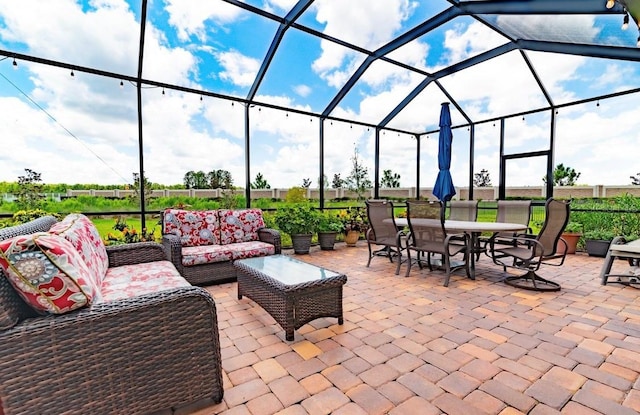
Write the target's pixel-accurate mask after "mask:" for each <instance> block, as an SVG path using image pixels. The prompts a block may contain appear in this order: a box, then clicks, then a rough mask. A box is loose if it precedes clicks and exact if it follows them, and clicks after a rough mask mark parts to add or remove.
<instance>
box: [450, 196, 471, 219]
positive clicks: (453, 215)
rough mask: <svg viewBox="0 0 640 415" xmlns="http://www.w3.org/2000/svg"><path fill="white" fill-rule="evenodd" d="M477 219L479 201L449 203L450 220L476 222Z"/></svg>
mask: <svg viewBox="0 0 640 415" xmlns="http://www.w3.org/2000/svg"><path fill="white" fill-rule="evenodd" d="M477 219H478V201H477V200H452V201H451V202H449V220H468V221H473V222H475V221H476V220H477Z"/></svg>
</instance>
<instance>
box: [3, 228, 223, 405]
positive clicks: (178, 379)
mask: <svg viewBox="0 0 640 415" xmlns="http://www.w3.org/2000/svg"><path fill="white" fill-rule="evenodd" d="M63 222H64V221H61V222H58V221H57V220H56V218H54V217H51V216H48V217H42V218H38V219H35V220H33V221H31V222H29V223H26V224H24V225H18V226H13V227H8V228H4V229H0V244H2V245H1V247H2V248H3V251H2V253H1V255H0V259H2V260H5V261H6V260H7V259H8V258H10V256H9V254H7V252H9V250H10V248H8V247H7V246H8V245H13V244H14V242H12V241H14V240H20V238H21V236H24V237H25V238H29V237H30V238H32V239H34V240H35V239H36V238H38V240H40V238H43V240H46V238H47V237H48V235H51V232H50V231H53V229H52V227H55V226H56V224H60V223H63ZM41 232H42V234H41ZM72 240H73V239H72ZM72 247H73V245H72ZM42 252H45V251H42ZM47 255H48V253H47ZM106 255H107V259H108V269H107V270H106V275H105V277H104V278H105V280H104V284H106V281H107V280H108V279H109V278H115V277H110V276H111V275H119V276H120V278H121V281H120V282H119V283H118V284H119V285H118V284H116V285H115V286H112V287H111V291H108V292H106V293H105V294H104V296H103V298H101V299H96V298H94V301H93V302H92V303H90V304H87V305H84V306H82V307H79V308H77V309H73V310H71V311H65V312H63V313H61V314H55V313H50V312H48V313H44V314H43V313H42V312H40V313H39V312H37V311H36V310H35V309H34V307H33V304H29V305H28V304H27V300H28V299H25V296H24V293H22V295H19V294H18V292H17V291H16V289H15V288H14V287H15V285H13V284H12V283H11V282H10V280H9V278H10V277H9V274H11V275H12V277H13V275H14V272H13V271H14V270H13V269H12V268H7V273H4V272H2V271H0V274H2V275H0V350H1V351H2V352H1V353H0V414H1V413H4V415H11V414H61V413H65V414H88V413H95V414H98V413H99V414H145V413H149V412H154V411H159V410H163V409H167V408H172V407H175V406H181V405H184V404H187V403H190V402H194V401H197V400H200V399H204V398H210V399H213V400H214V401H216V402H219V401H221V400H222V395H223V390H222V369H221V356H220V343H219V335H218V326H217V324H218V323H217V315H216V307H215V304H214V301H213V299H212V297H211V296H210V295H209V293H208V292H207V291H205V290H204V289H203V288H200V287H193V286H191V285H190V284H188V283H187V282H186V281H185V280H184V279H182V277H181V276H180V275H179V274H178V273H177V271H176V270H175V268H174V267H173V265H172V264H171V263H170V262H168V261H166V259H165V256H164V252H163V249H162V246H161V245H160V244H157V243H152V242H148V243H138V244H127V245H119V246H113V247H107V248H106ZM13 260H15V257H13ZM13 264H14V265H13V266H15V267H16V269H17V268H18V265H16V264H17V262H15V261H14V262H13ZM154 267H159V268H161V269H164V270H165V271H164V272H165V274H166V273H168V274H169V275H168V276H167V278H168V279H170V280H172V281H174V282H175V283H172V284H169V286H172V285H173V286H174V288H165V289H160V290H158V291H155V292H146V293H144V294H141V295H135V290H136V289H138V288H141V289H142V291H145V287H147V288H146V291H150V289H149V288H148V285H149V283H147V282H142V283H141V282H140V281H139V280H138V278H137V277H139V276H140V274H141V273H143V272H146V270H148V269H152V268H154ZM79 268H82V267H81V266H80V267H79ZM26 269H31V270H33V269H34V267H31V268H30V267H26ZM136 270H139V271H136ZM171 270H173V271H171ZM153 278H154V279H157V278H156V276H154V277H153ZM158 278H160V277H158ZM181 280H182V282H181ZM11 281H14V280H13V279H12V280H11ZM126 281H129V283H127V282H126ZM136 284H137V285H136ZM150 284H151V285H152V286H153V284H155V282H153V281H152V282H150ZM123 292H125V293H124V294H123ZM118 297H120V298H118Z"/></svg>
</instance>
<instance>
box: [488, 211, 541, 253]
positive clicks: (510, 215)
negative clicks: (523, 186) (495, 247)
mask: <svg viewBox="0 0 640 415" xmlns="http://www.w3.org/2000/svg"><path fill="white" fill-rule="evenodd" d="M530 220H531V200H498V213H497V214H496V222H501V223H521V224H523V225H527V233H531V228H530V227H529V221H530ZM515 236H517V234H516V233H513V232H498V233H496V234H494V235H492V236H482V237H480V240H479V243H481V244H483V248H482V249H479V250H478V251H477V252H476V258H480V253H481V252H484V253H485V254H487V255H489V251H488V249H487V248H488V245H489V239H491V238H493V239H494V241H495V243H496V244H511V243H512V241H513V237H515Z"/></svg>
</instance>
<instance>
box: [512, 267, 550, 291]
mask: <svg viewBox="0 0 640 415" xmlns="http://www.w3.org/2000/svg"><path fill="white" fill-rule="evenodd" d="M504 283H505V284H507V285H510V286H512V287H516V288H522V289H525V290H532V291H560V284H558V283H557V282H553V281H549V280H547V279H544V278H542V277H541V276H539V275H538V274H536V273H535V272H534V271H529V272H527V273H526V274H524V275H517V276H516V275H512V276H509V277H507V278H505V279H504Z"/></svg>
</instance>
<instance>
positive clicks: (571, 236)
mask: <svg viewBox="0 0 640 415" xmlns="http://www.w3.org/2000/svg"><path fill="white" fill-rule="evenodd" d="M581 236H582V234H581V233H563V234H562V236H561V238H562V239H564V240H565V242H566V243H567V254H575V253H576V247H577V246H578V241H579V240H580V237H581ZM562 252H564V244H562V243H560V242H559V243H558V253H559V254H561V253H562Z"/></svg>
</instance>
